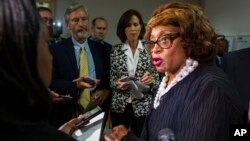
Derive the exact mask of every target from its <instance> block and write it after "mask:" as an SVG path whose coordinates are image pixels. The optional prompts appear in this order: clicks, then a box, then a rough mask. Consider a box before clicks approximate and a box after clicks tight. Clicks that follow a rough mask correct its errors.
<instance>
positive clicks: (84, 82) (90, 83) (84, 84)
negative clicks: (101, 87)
mask: <svg viewBox="0 0 250 141" xmlns="http://www.w3.org/2000/svg"><path fill="white" fill-rule="evenodd" d="M73 82H76V86H77V88H78V89H82V88H92V87H95V86H97V85H98V84H99V83H100V80H99V79H94V78H90V77H88V76H82V77H79V78H77V79H75V80H73Z"/></svg>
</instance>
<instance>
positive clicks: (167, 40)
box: [143, 32, 180, 51]
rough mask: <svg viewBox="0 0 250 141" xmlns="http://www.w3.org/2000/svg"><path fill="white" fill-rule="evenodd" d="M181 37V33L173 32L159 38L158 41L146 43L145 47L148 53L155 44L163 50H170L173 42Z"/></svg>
mask: <svg viewBox="0 0 250 141" xmlns="http://www.w3.org/2000/svg"><path fill="white" fill-rule="evenodd" d="M179 36H180V33H179V32H173V33H169V34H165V35H163V36H161V37H159V38H158V39H157V40H156V41H144V42H143V45H144V47H145V48H146V50H147V51H151V50H152V48H154V46H155V44H157V45H158V46H159V47H161V48H164V49H168V48H170V47H171V44H172V42H173V41H174V40H175V39H176V38H177V37H179Z"/></svg>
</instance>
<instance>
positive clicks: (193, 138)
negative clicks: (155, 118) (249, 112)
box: [176, 82, 240, 141]
mask: <svg viewBox="0 0 250 141" xmlns="http://www.w3.org/2000/svg"><path fill="white" fill-rule="evenodd" d="M229 90H230V89H229ZM229 94H234V93H230V92H228V91H227V90H226V89H225V88H222V87H221V86H218V85H217V84H216V83H215V82H213V83H209V84H206V85H205V86H202V87H200V89H198V90H197V91H196V95H195V96H193V97H192V99H193V101H192V102H191V103H190V104H189V106H187V107H186V109H184V111H183V114H182V116H183V117H185V118H184V120H183V121H178V122H179V123H177V124H179V125H178V126H177V127H178V128H179V129H177V130H176V135H177V140H178V141H228V140H229V126H230V124H232V123H234V122H237V120H238V119H239V117H240V116H239V115H240V114H239V113H238V111H237V110H236V109H235V107H234V105H233V102H232V100H230V99H228V97H227V95H229Z"/></svg>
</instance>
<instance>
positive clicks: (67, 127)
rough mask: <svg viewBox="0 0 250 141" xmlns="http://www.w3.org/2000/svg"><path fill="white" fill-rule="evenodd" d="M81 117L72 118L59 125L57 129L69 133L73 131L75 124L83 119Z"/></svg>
mask: <svg viewBox="0 0 250 141" xmlns="http://www.w3.org/2000/svg"><path fill="white" fill-rule="evenodd" d="M83 118H84V117H83V116H79V117H77V118H73V119H71V120H70V121H68V122H66V123H64V124H63V125H62V126H61V127H59V130H60V131H62V132H64V133H66V134H68V135H71V134H72V133H73V132H74V131H75V129H76V125H77V124H79V123H80V122H81V121H82V120H83Z"/></svg>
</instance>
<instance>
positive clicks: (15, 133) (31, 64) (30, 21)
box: [0, 0, 82, 141]
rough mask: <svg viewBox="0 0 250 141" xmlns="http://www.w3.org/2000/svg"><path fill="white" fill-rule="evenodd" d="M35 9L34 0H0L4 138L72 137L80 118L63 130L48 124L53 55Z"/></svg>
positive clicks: (50, 140) (0, 114) (29, 140)
mask: <svg viewBox="0 0 250 141" xmlns="http://www.w3.org/2000/svg"><path fill="white" fill-rule="evenodd" d="M36 8H37V7H36V6H35V2H34V0H25V1H16V0H1V3H0V9H1V11H2V13H1V14H0V64H1V65H0V78H1V79H0V90H1V94H0V95H1V99H0V125H1V134H0V140H5V141H17V140H22V141H34V140H36V141H44V140H46V141H55V140H61V141H74V139H73V138H72V137H71V136H70V134H71V133H72V131H73V130H74V129H75V125H76V124H78V123H79V122H80V121H81V120H82V118H81V117H80V118H75V119H72V120H70V121H69V122H67V123H66V124H64V125H62V126H60V127H59V130H60V131H58V129H57V128H54V127H52V126H51V125H50V124H49V123H48V116H49V114H50V112H51V111H50V110H51V103H52V99H51V97H50V95H49V94H48V90H47V88H48V86H49V84H50V81H51V71H52V70H51V69H52V67H51V66H52V57H51V54H50V52H49V50H48V42H47V41H48V39H49V33H48V30H47V28H46V27H45V25H44V23H43V22H42V19H41V18H40V16H39V13H38V11H37V9H36ZM27 30H28V32H27ZM62 131H63V132H62ZM67 134H68V135H67Z"/></svg>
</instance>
